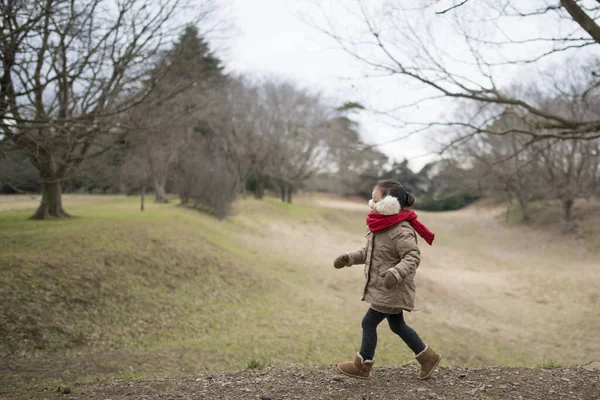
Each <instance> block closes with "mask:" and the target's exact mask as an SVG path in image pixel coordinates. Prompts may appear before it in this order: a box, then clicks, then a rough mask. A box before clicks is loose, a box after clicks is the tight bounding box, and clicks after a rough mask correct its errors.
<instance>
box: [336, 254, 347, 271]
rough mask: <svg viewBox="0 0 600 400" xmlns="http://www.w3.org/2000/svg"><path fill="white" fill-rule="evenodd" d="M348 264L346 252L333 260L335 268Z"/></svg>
mask: <svg viewBox="0 0 600 400" xmlns="http://www.w3.org/2000/svg"><path fill="white" fill-rule="evenodd" d="M348 264H350V256H349V255H348V254H342V255H341V256H339V257H338V258H336V259H335V261H334V262H333V266H334V267H335V268H337V269H340V268H344V267H348V266H349V265H348Z"/></svg>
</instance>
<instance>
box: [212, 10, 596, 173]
mask: <svg viewBox="0 0 600 400" xmlns="http://www.w3.org/2000/svg"><path fill="white" fill-rule="evenodd" d="M223 1H228V2H229V3H230V4H229V7H228V8H227V10H228V12H227V15H226V18H227V19H228V20H230V21H231V22H232V23H233V25H234V26H235V28H236V29H235V34H234V35H232V37H230V38H229V39H228V40H227V43H226V44H225V46H226V48H227V52H225V53H224V55H223V56H222V57H223V58H224V61H225V65H226V66H227V68H228V70H229V71H233V72H237V73H243V74H250V75H254V76H258V77H265V76H270V75H275V76H277V77H279V78H286V79H290V80H293V81H294V82H296V83H297V84H298V85H301V86H304V87H308V88H310V89H312V90H314V91H317V92H321V93H322V94H323V95H324V96H325V97H326V98H328V99H329V100H330V101H331V104H332V105H334V106H337V105H341V104H343V103H344V102H346V101H358V102H361V103H363V104H364V105H366V106H367V107H373V108H375V109H379V110H381V109H391V108H393V107H395V106H398V105H400V104H408V103H412V102H414V101H415V99H418V98H422V97H424V96H427V95H428V93H427V91H426V90H423V89H422V88H420V87H418V86H417V85H415V84H414V82H407V81H406V80H405V81H402V79H400V78H398V77H392V78H370V79H360V77H361V76H364V75H365V74H369V73H373V70H372V69H371V68H370V67H367V66H366V65H365V64H363V63H361V62H359V61H357V60H355V59H354V58H352V56H350V55H348V54H347V53H345V52H344V51H343V50H341V49H340V47H339V45H338V44H337V43H335V42H334V41H333V40H332V39H330V38H328V37H327V36H326V35H324V34H323V33H321V32H319V31H318V30H316V29H315V28H314V27H312V26H310V25H309V24H308V23H306V22H304V21H303V20H302V18H301V17H300V15H299V14H300V10H302V11H303V12H304V13H305V14H303V15H304V16H305V18H306V16H308V19H309V20H310V22H311V23H313V24H316V25H317V26H321V27H322V26H324V25H323V21H322V20H320V19H319V18H320V15H319V13H318V12H317V9H316V7H315V6H314V4H315V3H317V4H319V5H320V6H322V7H323V8H325V9H326V14H327V15H329V16H334V17H335V18H334V21H333V22H334V24H335V25H336V26H337V27H338V28H339V29H340V32H341V33H342V36H352V37H353V38H354V39H355V40H359V41H361V40H364V39H365V38H368V36H365V35H364V31H365V24H364V23H362V22H361V21H359V20H357V19H356V17H353V16H352V14H351V13H349V12H348V11H347V10H346V9H345V8H343V7H342V6H341V5H343V6H347V7H350V8H351V7H355V8H354V10H355V11H356V4H357V2H356V0H223ZM402 1H403V2H404V3H402V4H403V5H404V6H406V5H407V4H413V3H412V1H413V0H389V1H386V0H367V1H365V2H364V3H365V4H368V5H369V7H370V9H369V10H368V11H367V12H373V13H378V12H380V10H377V8H378V7H380V6H381V4H387V7H388V8H389V7H391V8H392V9H393V8H394V6H395V5H396V4H399V3H396V2H402ZM548 1H549V0H527V2H523V3H519V4H520V5H521V6H523V7H527V6H529V7H534V8H536V7H540V6H542V7H543V6H544V5H545V4H546V5H547V4H549V3H548ZM583 1H584V2H586V4H588V5H593V4H594V3H595V0H583ZM452 4H454V1H453V0H442V1H441V2H440V3H439V7H444V6H445V5H452ZM468 5H473V7H474V8H473V9H471V10H469V9H467V8H466V7H467V6H465V7H463V8H461V12H462V13H464V14H463V15H467V14H468V13H472V15H475V14H477V13H478V12H480V13H481V12H485V11H481V7H479V8H477V5H476V4H475V3H469V4H468ZM436 7H438V6H437V5H436ZM435 11H436V10H435V9H432V10H429V11H428V13H429V14H428V15H424V16H423V17H424V19H423V20H421V19H420V18H416V20H415V18H414V15H409V14H407V15H404V14H400V17H398V16H394V17H393V18H390V20H391V22H390V20H386V19H385V18H378V19H376V20H375V21H376V22H375V23H376V24H378V25H379V26H378V27H377V28H379V29H380V31H381V32H385V33H389V35H390V36H389V37H388V40H389V41H390V43H393V45H392V46H395V45H396V44H399V46H398V47H397V48H394V47H392V49H393V50H395V51H397V53H396V54H395V55H394V56H397V57H400V58H404V60H403V61H402V62H409V63H411V62H413V58H412V57H418V56H420V55H421V56H422V54H418V53H419V52H420V51H421V49H422V48H428V50H431V47H429V43H425V44H423V45H422V46H421V45H417V47H415V48H414V49H416V50H415V53H414V54H413V53H411V52H410V51H407V50H406V48H403V47H402V46H401V45H402V44H403V38H402V37H401V36H397V35H395V33H394V29H389V28H390V27H393V28H398V27H399V26H400V27H401V32H402V33H405V32H414V33H415V35H416V36H418V37H419V40H420V38H421V37H424V38H425V37H427V35H428V32H427V29H428V28H429V27H431V28H433V32H434V35H433V39H432V40H434V41H436V42H437V43H435V45H436V46H437V48H436V50H434V52H438V53H439V54H443V57H444V59H445V60H449V61H448V62H447V65H446V67H448V68H449V69H451V70H453V71H454V72H459V73H460V74H462V75H464V76H468V77H476V76H478V75H479V77H480V78H481V74H479V72H478V70H476V67H474V66H468V65H465V63H464V60H466V59H468V57H466V58H464V59H463V58H461V57H462V56H463V55H464V54H465V53H464V52H468V48H467V47H466V46H463V47H462V49H461V45H460V43H459V41H458V40H457V39H456V38H457V36H453V35H456V33H455V31H454V27H453V25H452V21H451V18H453V17H452V15H450V14H449V15H444V16H437V15H436V14H435ZM384 14H385V13H384ZM375 15H378V14H375ZM480 17H481V15H480ZM485 17H487V14H485ZM428 18H429V20H430V23H431V25H427V19H428ZM553 18H554V19H553ZM398 21H400V22H398ZM431 21H433V22H431ZM390 24H397V25H394V26H393V25H390ZM474 29H475V32H476V34H480V35H482V37H484V35H493V34H494V33H490V32H488V31H491V30H492V29H493V27H492V28H490V25H489V23H487V22H486V23H485V24H484V25H475V27H474ZM578 30H580V28H579V27H578V26H573V22H572V21H570V22H569V21H566V22H565V21H564V20H560V19H558V17H556V16H552V15H545V16H544V17H541V18H540V19H538V20H537V21H536V19H535V17H534V18H533V19H532V18H527V19H526V20H523V19H522V18H521V19H509V20H508V21H507V22H506V25H503V26H502V29H501V33H500V39H501V40H506V39H507V37H508V36H510V37H511V39H512V40H520V39H529V38H531V37H551V36H553V35H556V34H557V32H558V33H560V34H563V32H571V31H574V32H576V33H577V35H578V36H585V32H583V31H581V32H582V33H581V35H579V33H578ZM485 37H486V38H489V37H491V38H494V39H496V40H497V39H498V36H485ZM370 39H372V38H370ZM527 46H529V45H527ZM597 48H598V46H595V47H593V50H592V51H593V52H594V53H593V54H595V55H597V56H600V54H598V50H597ZM448 50H449V52H448ZM365 51H367V54H369V56H370V57H371V56H372V57H375V59H377V58H376V57H377V56H376V55H374V53H370V51H371V50H370V49H367V50H365ZM461 51H462V52H463V53H462V54H461ZM483 51H486V52H487V54H486V57H487V59H495V60H500V61H503V57H505V58H506V56H508V57H515V56H516V57H521V56H522V57H523V58H527V57H530V56H531V54H540V53H539V52H541V51H543V48H541V47H540V46H539V45H537V47H535V48H531V47H523V46H520V47H519V48H518V49H513V48H510V49H507V51H508V52H509V53H505V54H503V53H502V51H499V50H498V51H497V50H496V49H495V48H491V49H490V48H489V46H487V47H485V48H484V49H483ZM372 54H373V55H372ZM469 54H470V53H469ZM579 54H580V53H579ZM447 56H449V57H447ZM567 56H569V54H567V53H559V54H558V55H557V56H553V57H554V58H549V59H548V60H546V59H544V62H545V63H546V61H547V63H546V66H548V65H558V66H559V68H562V66H563V65H564V60H565V57H567ZM407 60H408V61H407ZM553 63H554V64H553ZM542 64H543V63H542ZM540 67H541V64H540V63H538V64H535V65H534V66H531V67H529V66H525V67H501V68H499V69H495V70H494V71H493V75H494V76H495V77H496V78H498V79H501V80H502V82H495V83H496V84H498V83H499V84H500V86H499V87H506V86H508V85H509V84H510V83H511V82H512V81H514V80H517V81H519V80H520V81H521V82H530V81H531V82H540V81H541V79H542V75H541V69H540ZM474 68H475V70H474ZM563 69H564V68H563ZM474 79H477V78H474ZM455 106H456V102H448V100H445V102H444V101H442V102H439V101H438V102H429V103H426V104H424V105H421V106H419V107H411V108H410V109H408V110H406V111H401V112H400V113H401V114H402V116H401V118H402V119H404V120H411V121H423V120H427V119H429V120H430V121H431V120H432V119H433V120H435V121H438V120H443V119H444V118H450V117H449V116H448V115H449V114H452V113H453V111H452V109H453V107H455ZM354 118H355V119H356V120H358V121H359V122H360V123H361V131H362V132H361V133H362V138H363V141H365V142H366V143H369V144H379V143H385V142H388V141H391V140H394V139H398V138H401V137H403V136H404V135H406V134H407V133H408V132H410V131H411V130H413V129H415V128H414V127H411V128H406V127H404V128H402V127H398V128H397V127H394V126H392V125H391V124H388V123H383V122H382V121H381V118H380V117H377V116H375V115H373V114H370V113H368V112H362V113H360V114H359V116H354ZM445 135H446V136H445V138H447V137H448V136H447V134H445ZM443 139H444V137H443V136H433V135H432V134H429V135H427V136H425V135H413V136H411V137H409V138H408V139H404V140H401V141H397V142H395V143H391V144H387V145H383V146H379V147H378V148H379V149H380V150H381V151H383V152H384V153H386V154H387V155H388V156H389V157H391V158H392V159H396V160H401V159H403V158H408V159H409V160H410V166H411V167H412V168H413V169H419V168H421V167H422V166H423V165H425V164H426V163H427V162H429V161H431V160H433V159H435V158H436V156H435V155H434V154H433V152H434V151H436V150H437V148H438V145H437V144H436V141H439V140H443Z"/></svg>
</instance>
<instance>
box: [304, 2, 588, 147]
mask: <svg viewBox="0 0 600 400" xmlns="http://www.w3.org/2000/svg"><path fill="white" fill-rule="evenodd" d="M315 4H316V5H317V7H319V8H320V9H321V11H322V15H323V17H324V20H323V22H322V23H321V24H320V25H319V26H318V28H319V29H321V30H322V31H323V32H325V33H326V34H328V35H329V36H330V37H332V38H334V39H335V40H336V41H337V42H338V44H339V45H340V46H341V47H342V48H343V49H344V50H345V51H346V52H347V53H349V54H350V55H352V56H353V57H354V58H356V59H357V60H359V61H361V62H362V63H364V64H366V65H367V66H369V67H370V68H371V69H372V70H373V71H374V72H373V74H372V75H375V76H376V77H377V78H378V79H382V78H383V77H391V78H392V79H395V80H396V81H395V82H396V83H397V84H399V85H401V86H402V87H403V88H405V89H406V90H408V91H409V93H413V94H414V95H415V97H414V98H411V99H410V100H409V101H406V102H404V103H403V104H399V105H394V106H393V107H390V108H388V109H385V110H382V109H379V110H378V111H379V112H380V113H381V114H383V115H386V116H389V117H390V118H393V119H394V121H396V123H398V124H399V126H400V127H401V128H403V129H410V130H411V131H414V132H422V131H425V130H432V129H433V130H439V128H444V130H443V131H444V132H447V131H448V130H449V129H453V130H455V131H460V133H461V135H460V137H453V139H454V140H453V141H452V142H450V143H447V144H448V145H454V144H456V143H461V142H462V141H464V140H466V139H468V138H472V137H474V136H476V135H478V134H480V133H490V134H497V133H498V132H493V131H489V130H488V129H487V128H488V127H489V126H490V122H491V121H493V120H495V119H497V118H498V117H499V116H500V115H501V114H502V113H503V112H504V111H505V110H506V109H507V108H510V109H511V110H512V111H513V112H515V113H517V114H519V116H520V118H522V119H524V120H525V121H526V122H527V126H528V127H529V128H528V129H509V130H508V131H506V132H500V133H501V134H507V133H515V134H519V135H525V136H527V137H528V138H529V140H528V141H527V142H525V143H524V145H529V144H532V143H535V142H537V141H538V140H541V139H586V140H594V139H596V138H598V137H600V133H599V132H600V110H599V109H598V108H597V107H596V105H594V104H590V103H588V102H587V99H588V98H589V96H590V95H593V94H597V93H598V91H599V90H600V70H599V69H598V63H597V49H598V46H599V45H600V41H599V38H600V26H599V25H598V23H599V21H600V6H599V5H598V2H597V1H596V0H582V1H575V0H560V1H558V0H556V1H545V0H537V1H528V2H517V1H514V0H482V1H468V0H467V1H459V0H453V1H440V0H417V1H385V0H384V1H376V2H367V1H365V0H358V1H357V2H356V3H354V4H356V7H353V6H350V5H348V3H346V8H348V16H349V17H348V18H344V19H340V18H336V17H335V16H334V15H329V14H327V12H326V11H324V10H325V8H324V7H323V8H321V7H320V5H319V4H318V3H316V2H315ZM340 20H343V21H350V22H349V23H356V25H357V26H358V27H359V28H357V27H356V26H353V29H347V27H341V26H340V25H339V24H338V23H337V22H336V21H340ZM313 25H314V22H313ZM536 31H537V32H539V33H535V32H536ZM532 32H533V33H532ZM578 55H579V56H578ZM558 56H564V57H569V63H570V64H571V65H572V68H571V71H572V70H575V69H579V71H580V72H581V73H585V74H586V76H585V79H584V81H583V82H582V83H581V84H580V85H572V84H571V83H570V82H569V80H567V81H565V80H561V79H555V74H554V73H555V71H553V70H552V69H551V63H552V62H554V61H556V60H557V58H556V57H558ZM536 68H537V71H536ZM534 74H535V75H534ZM511 77H527V78H528V79H534V80H535V81H534V83H535V85H536V86H537V87H538V89H539V90H540V91H544V92H545V93H546V95H547V96H548V97H558V96H560V95H561V94H563V93H568V94H569V96H571V97H576V98H578V99H579V101H578V103H579V106H580V107H583V108H585V109H586V110H587V111H588V112H587V113H582V114H580V115H579V116H577V117H567V116H565V115H563V114H561V113H556V112H553V111H549V110H548V109H547V108H545V107H544V104H543V103H540V102H538V100H539V97H537V96H530V93H528V92H520V93H519V92H514V91H513V90H512V89H511V87H510V83H511V81H510V79H511ZM530 77H531V78H530ZM407 88H408V89H407ZM410 88H414V90H410ZM457 100H464V101H465V102H470V103H474V104H477V105H478V107H477V112H475V113H473V114H471V115H468V116H467V118H461V119H458V118H455V117H456V115H455V114H451V116H450V117H448V116H445V115H431V116H430V119H424V120H421V121H419V120H415V119H413V118H411V116H412V115H411V114H414V111H417V110H418V109H419V108H420V107H423V108H426V107H427V106H428V104H432V103H434V102H437V104H438V105H439V106H440V108H444V109H452V108H453V107H454V106H455V105H456V101H457ZM482 111H485V112H484V113H482Z"/></svg>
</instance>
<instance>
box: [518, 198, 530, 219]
mask: <svg viewBox="0 0 600 400" xmlns="http://www.w3.org/2000/svg"><path fill="white" fill-rule="evenodd" d="M518 200H519V207H521V218H522V219H523V222H530V221H531V218H530V217H529V207H528V206H527V200H525V199H524V198H523V197H522V196H519V197H518Z"/></svg>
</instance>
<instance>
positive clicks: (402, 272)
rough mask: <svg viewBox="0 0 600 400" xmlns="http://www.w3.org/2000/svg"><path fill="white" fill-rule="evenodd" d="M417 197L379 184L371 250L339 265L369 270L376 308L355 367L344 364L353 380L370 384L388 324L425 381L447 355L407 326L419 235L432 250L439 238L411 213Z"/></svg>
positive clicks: (368, 289)
mask: <svg viewBox="0 0 600 400" xmlns="http://www.w3.org/2000/svg"><path fill="white" fill-rule="evenodd" d="M414 202H415V199H414V197H413V196H412V195H411V194H410V193H408V192H407V191H406V190H404V187H402V185H401V184H400V183H399V182H398V181H395V180H391V179H386V180H382V181H379V182H377V184H376V185H375V188H374V189H373V198H372V200H370V201H369V206H370V207H371V212H370V213H369V214H368V216H367V226H368V227H369V231H370V232H369V234H368V235H367V244H366V246H365V247H363V248H362V249H361V250H359V251H357V252H354V253H346V254H343V255H341V256H339V257H338V258H336V259H335V261H334V263H333V265H334V267H335V268H338V269H340V268H344V267H350V266H352V265H355V264H365V279H366V282H365V287H364V290H363V297H362V300H363V301H366V302H367V303H369V304H370V305H371V306H370V308H369V310H368V311H367V314H366V315H365V316H364V318H363V320H362V331H363V334H362V344H361V347H360V351H359V352H358V353H357V354H356V356H355V357H354V361H348V362H343V363H340V364H338V368H339V370H340V371H341V372H342V373H344V374H346V375H348V376H351V377H354V378H360V379H368V378H369V377H370V376H371V368H372V367H373V364H374V362H375V361H374V356H375V347H376V346H377V326H378V325H379V324H380V323H381V322H382V321H383V320H384V319H387V321H388V324H389V326H390V328H391V330H392V332H394V333H395V334H397V335H398V336H400V338H401V339H402V340H403V341H404V342H405V343H406V345H407V346H408V347H409V348H410V349H411V350H412V351H413V353H414V354H415V357H416V359H417V361H418V362H419V364H421V371H420V372H419V379H427V378H429V377H430V376H431V375H432V373H433V371H434V369H435V367H437V365H438V364H439V362H440V360H441V358H442V357H441V355H439V354H438V353H436V352H435V351H433V349H432V348H431V347H430V346H429V345H427V344H425V343H423V341H422V340H421V338H420V337H419V335H418V334H417V332H415V331H414V330H413V329H412V328H411V327H410V326H408V325H407V324H406V322H404V317H403V312H404V311H417V310H419V309H420V308H421V307H417V306H416V305H415V282H414V278H415V274H416V272H417V267H418V266H419V263H420V252H419V246H418V242H417V234H419V236H421V237H422V238H423V239H424V240H425V241H426V242H427V243H428V244H429V245H431V244H432V243H433V239H434V236H435V235H434V234H433V232H431V231H430V230H429V229H427V228H426V227H425V226H424V225H423V224H421V223H420V222H419V221H418V220H417V214H415V212H414V211H412V210H411V209H410V207H412V205H413V204H414Z"/></svg>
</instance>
